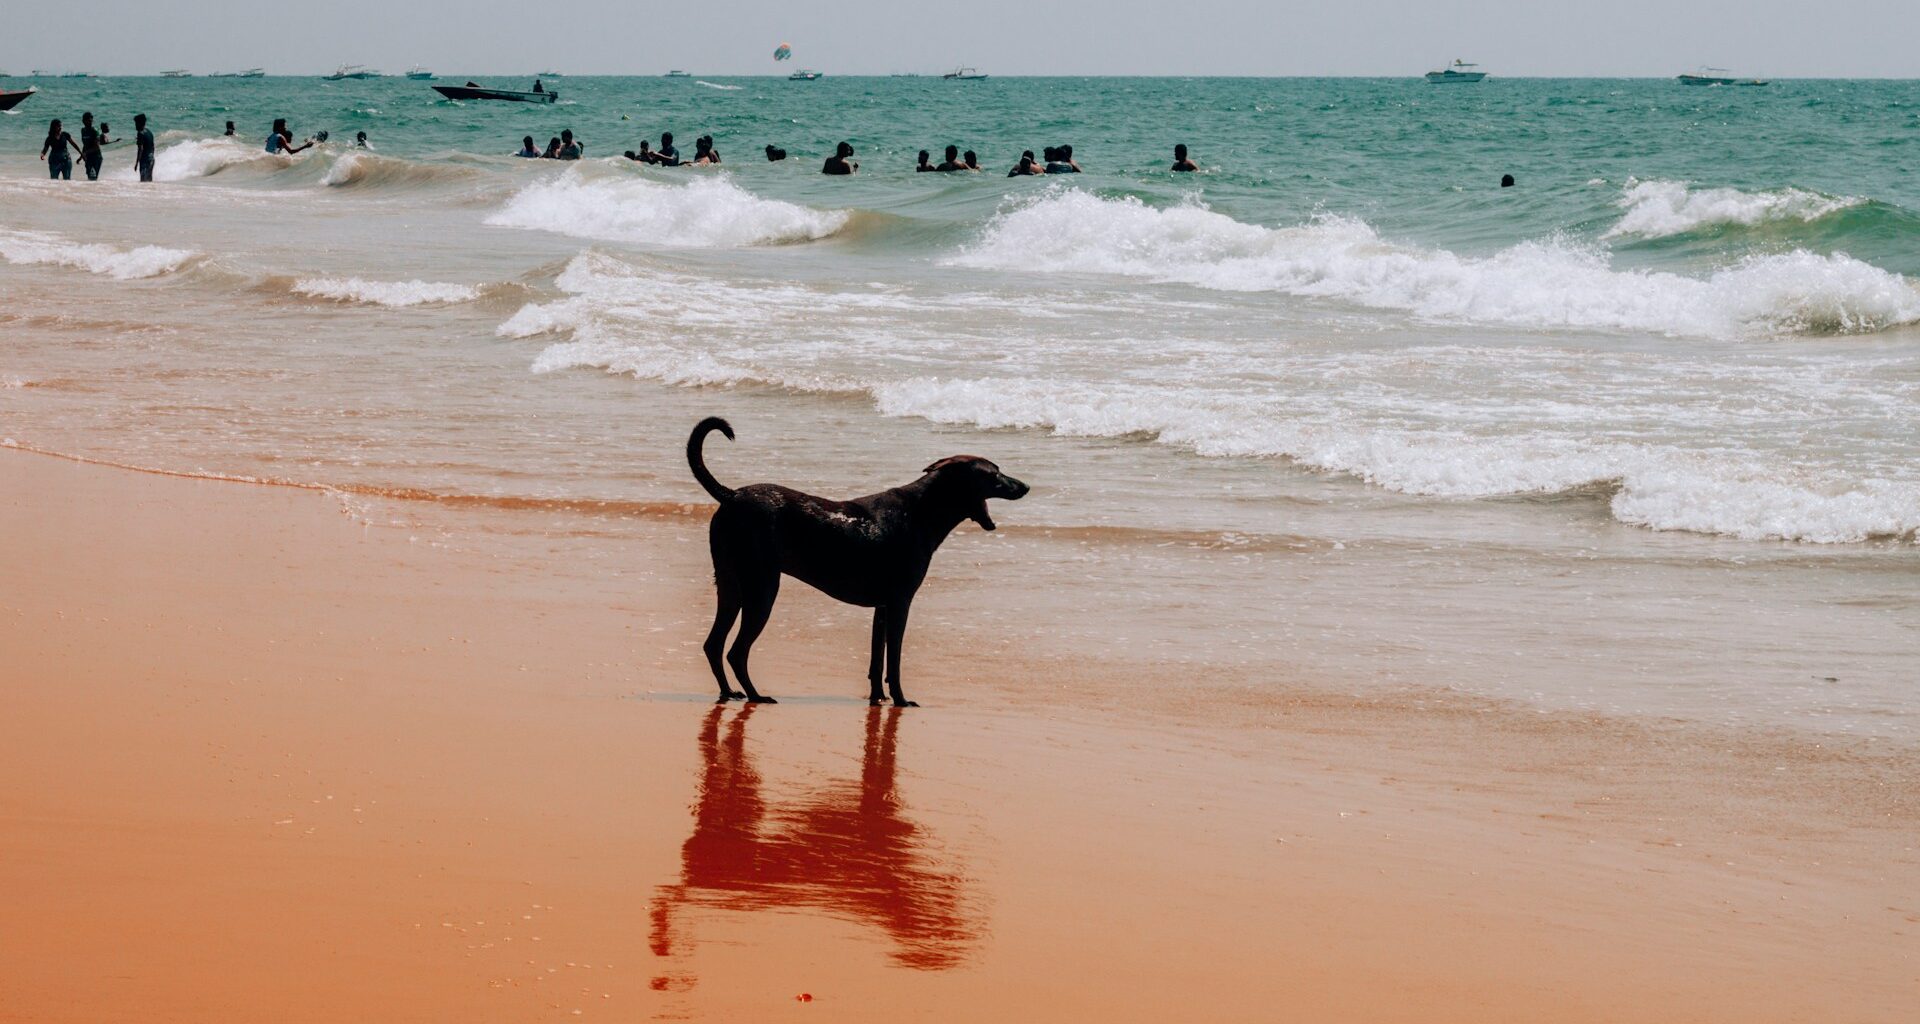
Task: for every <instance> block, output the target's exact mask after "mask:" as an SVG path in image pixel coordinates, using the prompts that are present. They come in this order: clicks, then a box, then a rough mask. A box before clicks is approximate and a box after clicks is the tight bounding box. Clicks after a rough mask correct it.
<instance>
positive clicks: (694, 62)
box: [0, 0, 1920, 78]
mask: <svg viewBox="0 0 1920 1024" xmlns="http://www.w3.org/2000/svg"><path fill="white" fill-rule="evenodd" d="M4 23H5V24H4V30H3V31H0V69H4V70H7V71H11V72H13V73H14V74H16V75H18V74H25V73H26V72H27V71H28V70H30V69H33V68H46V69H48V70H86V71H95V72H99V73H101V74H151V73H153V72H157V71H160V70H163V69H167V68H174V67H183V68H189V69H192V70H194V71H198V72H201V73H206V72H208V71H217V70H222V69H233V68H243V67H250V66H255V65H258V66H262V67H265V68H266V69H267V70H268V72H269V73H271V74H305V73H317V72H323V71H327V70H330V69H331V68H332V67H333V66H334V65H336V64H339V63H342V62H351V63H357V64H369V65H373V66H375V67H378V68H380V69H382V70H385V71H389V72H397V71H401V70H404V69H405V68H406V67H407V65H409V64H413V63H423V64H426V65H428V66H429V67H432V68H434V69H435V70H437V71H440V72H442V73H445V74H451V75H461V74H484V73H500V74H507V73H513V74H521V73H526V72H532V71H538V70H542V69H545V68H549V67H551V68H554V69H556V70H560V71H565V72H568V73H571V74H659V73H660V72H663V71H666V70H667V69H669V68H684V69H686V70H688V71H691V72H693V73H695V74H708V75H720V74H766V73H772V72H774V71H776V70H784V67H783V68H776V66H775V65H774V63H773V60H772V53H773V48H774V46H775V45H776V44H778V43H780V42H781V41H783V40H784V41H788V42H791V43H792V44H793V47H794V60H793V62H792V64H791V65H786V66H785V67H795V66H805V67H812V68H818V69H820V70H822V71H825V72H827V73H829V74H884V73H886V72H890V71H919V72H923V73H927V72H938V71H942V70H946V69H948V68H950V67H952V66H954V65H956V64H960V63H966V64H973V65H977V66H979V67H980V68H981V69H982V70H985V71H988V72H991V73H993V74H999V75H1015V74H1069V75H1079V74H1141V75H1194V74H1227V75H1412V74H1418V73H1420V72H1422V71H1426V70H1428V69H1430V68H1432V67H1435V66H1438V65H1439V64H1441V63H1442V62H1444V61H1446V60H1448V59H1451V58H1453V57H1455V56H1460V57H1465V58H1466V59H1468V60H1477V61H1479V62H1480V63H1481V64H1482V65H1483V66H1484V67H1485V69H1486V70H1488V71H1491V72H1493V73H1494V74H1496V75H1499V74H1513V75H1656V76H1663V75H1672V74H1676V73H1678V72H1681V71H1688V70H1692V69H1694V68H1695V67H1697V66H1699V65H1702V64H1714V65H1719V66H1723V67H1728V68H1732V69H1734V70H1735V71H1738V72H1741V73H1745V74H1752V75H1768V76H1776V77H1792V76H1836V77H1894V78H1910V77H1920V0H1825V2H1820V3H1812V2H1804V0H1741V2H1735V0H1706V2H1701V0H1609V2H1606V3H1599V2H1590V3H1570V2H1544V3H1543V2H1539V0H1532V2H1529V0H1517V2H1516V0H1504V2H1502V0H1472V2H1468V0H1330V2H1323V3H1317V4H1277V3H1272V2H1262V0H1158V2H1143V0H1112V2H1105V3H1102V2H1095V0H1040V2H1030V0H945V2H941V3H925V2H898V3H895V2H887V0H837V2H832V3H828V2H822V0H744V2H734V3H729V2H724V0H686V2H684V3H679V4H663V3H634V2H632V0H466V2H461V3H444V2H431V3H421V2H407V0H291V2H287V0H281V2H273V0H142V2H137V3H136V2H131V0H12V2H9V3H8V4H7V11H6V13H5V15H4Z"/></svg>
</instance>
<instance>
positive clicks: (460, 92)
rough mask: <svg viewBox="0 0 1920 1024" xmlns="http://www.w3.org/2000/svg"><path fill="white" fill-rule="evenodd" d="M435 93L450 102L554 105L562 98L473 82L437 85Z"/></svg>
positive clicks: (545, 91) (545, 92) (550, 94)
mask: <svg viewBox="0 0 1920 1024" xmlns="http://www.w3.org/2000/svg"><path fill="white" fill-rule="evenodd" d="M433 91H434V92H437V93H439V94H440V95H442V96H445V97H446V98H448V99H450V100H504V101H506V102H508V103H553V102H555V101H557V100H559V98H560V94H559V93H557V92H550V91H548V90H545V89H543V90H541V91H539V92H521V91H520V90H517V89H489V88H487V87H486V86H483V85H476V84H474V83H472V82H469V83H467V84H466V85H436V86H434V87H433Z"/></svg>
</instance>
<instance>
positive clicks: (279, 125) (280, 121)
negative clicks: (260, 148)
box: [273, 117, 287, 135]
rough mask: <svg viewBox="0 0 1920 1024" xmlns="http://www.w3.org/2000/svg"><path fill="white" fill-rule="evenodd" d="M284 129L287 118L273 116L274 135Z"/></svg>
mask: <svg viewBox="0 0 1920 1024" xmlns="http://www.w3.org/2000/svg"><path fill="white" fill-rule="evenodd" d="M286 130H287V119H286V118H284V117H276V118H274V119H273V131H274V134H276V135H278V134H280V133H282V132H285V131H286Z"/></svg>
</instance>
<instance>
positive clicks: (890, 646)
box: [876, 601, 920, 708]
mask: <svg viewBox="0 0 1920 1024" xmlns="http://www.w3.org/2000/svg"><path fill="white" fill-rule="evenodd" d="M907 608H908V602H906V601H902V602H900V603H899V604H896V605H894V606H893V607H892V608H889V609H888V610H887V689H888V691H889V692H891V693H892V695H893V706H894V707H897V708H917V707H919V706H920V705H918V704H915V703H914V702H913V701H910V700H908V699H907V695H906V694H905V693H903V692H901V690H900V642H901V641H902V640H904V639H905V638H906V635H907ZM876 692H877V691H876Z"/></svg>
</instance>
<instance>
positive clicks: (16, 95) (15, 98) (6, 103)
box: [0, 86, 40, 110]
mask: <svg viewBox="0 0 1920 1024" xmlns="http://www.w3.org/2000/svg"><path fill="white" fill-rule="evenodd" d="M39 91H40V90H39V89H37V88H34V87H32V86H28V87H27V88H25V89H15V90H13V91H11V92H5V91H0V110H12V109H13V108H15V107H17V106H19V105H20V104H21V103H22V102H24V101H25V100H26V98H27V97H29V96H31V95H33V94H34V93H36V92H39Z"/></svg>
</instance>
